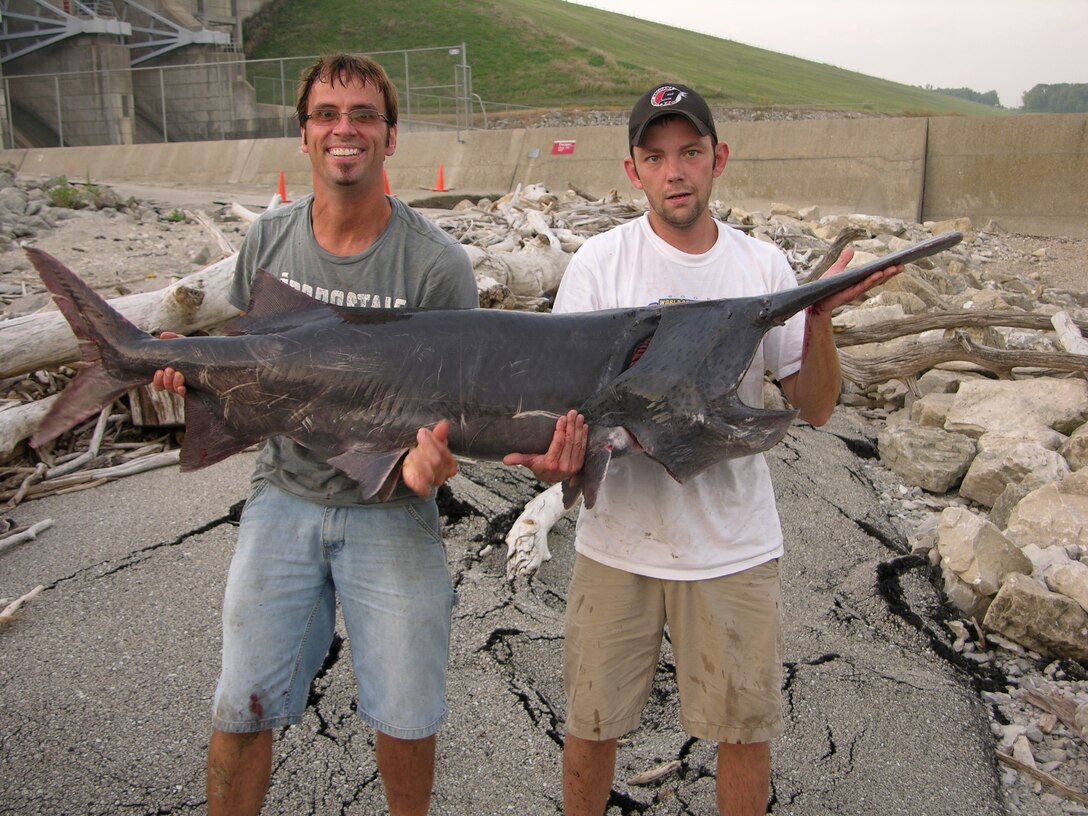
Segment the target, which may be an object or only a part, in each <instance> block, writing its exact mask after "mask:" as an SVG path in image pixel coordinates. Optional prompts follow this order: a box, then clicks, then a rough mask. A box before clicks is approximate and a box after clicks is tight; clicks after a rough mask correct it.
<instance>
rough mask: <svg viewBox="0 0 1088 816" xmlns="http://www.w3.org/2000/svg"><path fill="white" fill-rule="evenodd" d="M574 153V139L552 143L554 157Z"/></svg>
mask: <svg viewBox="0 0 1088 816" xmlns="http://www.w3.org/2000/svg"><path fill="white" fill-rule="evenodd" d="M573 152H574V139H559V140H557V141H554V142H552V155H553V156H559V155H562V154H564V153H573Z"/></svg>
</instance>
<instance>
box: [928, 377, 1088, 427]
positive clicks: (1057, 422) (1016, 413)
mask: <svg viewBox="0 0 1088 816" xmlns="http://www.w3.org/2000/svg"><path fill="white" fill-rule="evenodd" d="M1086 418H1088V381H1085V380H1062V379H1057V378H1054V377H1044V378H1038V379H1032V380H1013V381H1007V380H1000V381H998V380H974V381H971V382H964V383H962V384H961V385H960V387H959V390H958V391H957V392H956V402H955V404H954V405H953V406H952V410H951V411H949V414H948V422H947V423H946V424H945V429H946V430H949V431H957V432H959V433H964V434H967V435H968V436H976V437H977V436H981V435H982V434H984V433H986V432H987V431H1012V430H1016V429H1018V428H1023V427H1025V426H1029V425H1043V426H1045V427H1047V428H1053V429H1054V430H1056V431H1059V432H1061V433H1064V434H1069V433H1072V432H1073V431H1074V430H1075V429H1076V428H1077V427H1079V426H1080V425H1083V424H1084V422H1085V419H1086Z"/></svg>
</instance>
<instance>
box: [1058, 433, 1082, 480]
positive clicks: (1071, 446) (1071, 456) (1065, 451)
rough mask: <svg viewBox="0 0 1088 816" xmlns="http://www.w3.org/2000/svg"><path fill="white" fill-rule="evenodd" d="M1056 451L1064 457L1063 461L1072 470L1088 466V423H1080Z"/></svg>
mask: <svg viewBox="0 0 1088 816" xmlns="http://www.w3.org/2000/svg"><path fill="white" fill-rule="evenodd" d="M1058 452H1059V453H1060V454H1061V455H1062V456H1064V457H1065V461H1066V462H1068V463H1069V467H1070V468H1072V469H1073V470H1080V469H1081V468H1083V467H1085V466H1088V424H1084V425H1081V426H1080V427H1079V428H1077V429H1076V430H1075V431H1073V434H1072V435H1071V436H1070V437H1069V439H1067V440H1066V441H1065V443H1064V444H1063V445H1062V446H1061V448H1059V449H1058Z"/></svg>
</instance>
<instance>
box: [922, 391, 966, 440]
mask: <svg viewBox="0 0 1088 816" xmlns="http://www.w3.org/2000/svg"><path fill="white" fill-rule="evenodd" d="M955 400H956V395H955V394H946V393H941V392H933V393H930V394H926V395H925V396H923V397H922V398H921V399H916V400H915V401H914V404H913V405H911V407H910V419H911V422H914V423H916V424H918V425H921V426H923V427H926V428H944V423H945V422H946V421H947V420H948V412H949V411H951V410H952V403H953V402H955ZM958 435H959V436H962V434H958ZM964 438H965V439H966V438H967V437H964Z"/></svg>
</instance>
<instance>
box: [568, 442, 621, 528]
mask: <svg viewBox="0 0 1088 816" xmlns="http://www.w3.org/2000/svg"><path fill="white" fill-rule="evenodd" d="M627 439H628V437H627V433H626V432H625V431H623V430H622V429H616V428H597V427H596V426H594V427H592V428H590V430H589V443H588V444H587V445H586V455H585V460H584V461H583V463H582V469H581V470H580V471H578V472H577V473H575V474H574V475H573V476H571V477H570V479H568V480H567V481H566V482H564V483H563V506H564V507H566V508H567V509H568V510H569V509H570V508H571V507H572V506H573V505H574V502H575V501H577V499H578V494H579V493H582V494H584V496H585V506H586V508H587V509H592V508H593V505H595V504H596V503H597V493H598V491H599V490H600V488H601V482H603V481H604V477H605V476H607V475H608V465H609V464H610V463H611V462H612V455H613V453H614V452H615V453H625V452H626V451H627V449H628V443H627ZM617 442H620V445H619V447H618V448H617Z"/></svg>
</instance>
